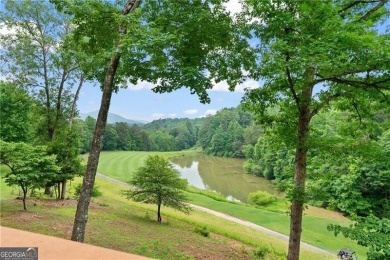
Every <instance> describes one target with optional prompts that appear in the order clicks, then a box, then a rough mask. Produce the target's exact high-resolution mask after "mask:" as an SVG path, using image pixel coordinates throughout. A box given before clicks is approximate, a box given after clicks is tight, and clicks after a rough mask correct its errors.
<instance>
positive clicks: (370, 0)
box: [339, 0, 380, 14]
mask: <svg viewBox="0 0 390 260" xmlns="http://www.w3.org/2000/svg"><path fill="white" fill-rule="evenodd" d="M379 1H380V0H361V1H352V2H351V3H349V5H347V6H345V7H344V8H343V9H341V10H339V14H342V13H344V12H345V11H347V10H348V9H351V8H352V7H354V6H355V5H358V4H369V3H377V2H379Z"/></svg>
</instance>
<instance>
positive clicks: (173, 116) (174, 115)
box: [168, 113, 177, 118]
mask: <svg viewBox="0 0 390 260" xmlns="http://www.w3.org/2000/svg"><path fill="white" fill-rule="evenodd" d="M168 117H171V118H175V117H177V114H175V113H172V114H169V115H168Z"/></svg>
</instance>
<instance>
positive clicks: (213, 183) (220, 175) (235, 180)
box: [171, 155, 277, 202]
mask: <svg viewBox="0 0 390 260" xmlns="http://www.w3.org/2000/svg"><path fill="white" fill-rule="evenodd" d="M171 162H172V163H173V165H174V166H175V167H176V168H177V169H178V170H179V171H180V172H181V176H182V178H184V179H187V180H188V183H189V184H190V185H192V186H194V187H197V188H199V189H209V190H214V191H216V192H218V193H221V194H222V195H224V196H225V197H226V198H228V199H230V200H240V201H242V202H246V201H247V197H248V194H249V193H251V192H255V191H258V190H262V191H267V192H269V193H272V194H277V191H275V190H274V189H272V188H271V187H270V185H271V182H270V181H268V180H266V179H264V178H261V177H256V176H252V175H249V174H245V173H244V170H243V167H242V166H243V163H244V160H242V159H233V158H224V157H216V156H209V155H196V156H185V157H177V158H173V159H171Z"/></svg>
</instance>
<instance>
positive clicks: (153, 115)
mask: <svg viewBox="0 0 390 260" xmlns="http://www.w3.org/2000/svg"><path fill="white" fill-rule="evenodd" d="M164 116H165V114H163V113H154V114H152V118H153V119H160V118H163V117H164Z"/></svg>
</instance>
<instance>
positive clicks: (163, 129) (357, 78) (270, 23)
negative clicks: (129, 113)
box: [0, 0, 390, 260]
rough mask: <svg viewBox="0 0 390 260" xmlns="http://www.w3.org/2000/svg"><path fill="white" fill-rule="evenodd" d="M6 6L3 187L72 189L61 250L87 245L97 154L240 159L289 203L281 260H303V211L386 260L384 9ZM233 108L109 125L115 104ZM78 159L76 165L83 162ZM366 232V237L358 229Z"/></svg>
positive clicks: (389, 45) (211, 3)
mask: <svg viewBox="0 0 390 260" xmlns="http://www.w3.org/2000/svg"><path fill="white" fill-rule="evenodd" d="M226 4H227V1H223V0H206V1H165V0H161V1H160V0H145V1H141V0H128V1H124V0H123V1H122V0H119V1H114V2H113V1H104V0H101V1H100V0H88V1H77V0H75V1H57V0H51V1H14V0H7V1H5V2H4V3H1V10H0V11H1V16H0V17H1V20H0V27H1V29H2V33H1V37H0V46H1V48H0V61H1V66H0V73H1V81H0V109H1V124H0V136H1V140H0V141H1V155H0V161H1V164H3V165H6V166H8V168H9V169H10V170H11V173H10V174H8V175H7V176H6V183H7V184H8V185H17V186H19V187H20V188H21V189H22V190H23V202H24V209H25V210H26V204H25V200H26V194H27V191H28V190H31V189H34V188H43V189H44V190H45V193H47V194H50V193H53V189H54V190H55V193H56V195H57V198H58V199H65V196H66V185H67V182H68V181H69V180H72V179H74V178H75V177H76V176H83V184H82V186H81V190H80V198H79V200H78V205H77V210H76V215H75V220H74V226H73V232H72V240H74V241H78V242H83V241H84V235H85V228H86V225H87V220H88V208H89V204H90V199H91V194H92V190H93V188H94V183H95V178H96V171H97V166H98V162H99V156H100V152H101V151H102V150H107V151H108V150H110V151H112V150H121V151H181V150H186V149H191V148H194V149H201V150H202V151H203V152H204V153H206V154H210V155H215V156H225V157H235V158H244V159H245V160H246V162H245V166H244V167H245V170H246V172H247V173H248V174H253V175H256V176H262V177H264V178H266V179H269V180H273V183H274V185H275V186H276V187H277V188H278V189H280V190H281V191H283V192H284V193H285V194H286V196H287V197H288V198H289V201H290V202H291V207H290V211H289V214H290V237H289V249H288V256H287V258H288V259H290V260H293V259H294V260H295V259H299V252H300V240H301V233H302V216H303V212H304V207H305V204H306V203H309V204H312V205H317V206H320V207H324V208H328V209H333V210H337V211H340V212H342V213H343V214H345V215H346V216H349V217H350V218H351V219H353V220H355V221H356V222H355V224H354V225H352V226H350V227H341V226H329V227H328V228H329V230H332V231H334V233H335V234H336V235H337V234H339V233H342V234H343V235H345V236H347V237H349V238H351V239H354V240H357V241H358V243H359V244H361V245H364V246H370V251H369V252H368V257H369V258H370V259H383V258H386V257H388V256H390V249H389V248H388V247H386V243H387V242H388V233H389V228H390V223H389V222H390V221H389V218H390V204H389V193H390V160H389V158H390V130H389V129H390V120H389V117H390V102H389V94H390V92H389V91H390V71H389V68H390V64H389V61H390V34H389V32H390V25H389V20H390V19H389V9H390V6H389V1H388V0H373V1H354V0H332V1H310V0H308V1H301V0H299V1H295V0H294V1H283V0H277V1H269V0H261V1H253V0H246V1H242V2H240V6H241V8H240V9H241V11H239V12H238V13H235V12H231V11H229V10H228V9H227V8H226ZM248 80H254V81H256V82H259V83H260V84H261V87H259V88H255V89H246V90H245V94H244V97H243V99H242V102H241V104H240V105H239V106H238V107H236V108H225V109H222V110H220V111H218V112H217V113H216V114H215V115H213V116H207V117H205V118H197V119H185V118H183V119H160V120H156V121H153V122H151V123H148V124H145V125H143V126H137V125H128V124H126V123H115V124H107V115H108V111H109V108H110V104H111V96H112V93H116V92H119V91H121V89H122V88H123V87H125V86H126V84H129V83H132V84H136V83H137V82H138V81H147V82H151V83H153V84H154V88H153V91H154V92H155V93H156V95H158V94H159V93H169V92H173V91H175V90H178V89H180V88H187V89H188V90H189V91H190V93H191V94H193V95H196V96H197V97H198V98H199V102H200V103H209V102H210V97H209V94H208V90H210V89H212V88H213V87H214V85H215V84H216V83H218V82H225V83H226V84H227V85H228V86H229V88H230V90H231V91H234V89H235V87H236V86H238V85H239V84H243V83H245V82H246V81H248ZM86 82H88V83H93V84H96V85H98V86H99V87H100V89H101V90H102V102H101V105H100V109H99V114H98V116H97V118H96V119H93V118H92V117H88V118H87V119H86V120H81V119H79V118H78V109H77V101H78V98H79V95H80V91H81V89H82V87H83V85H85V83H86ZM81 154H88V160H87V163H86V165H83V164H82V158H81V156H80V155H81ZM367 230H375V232H368V231H367Z"/></svg>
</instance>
